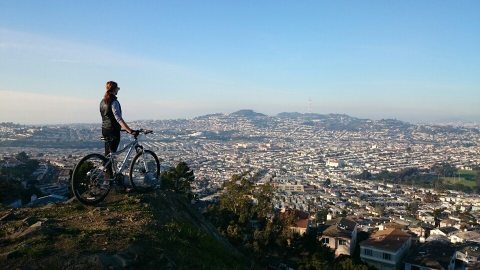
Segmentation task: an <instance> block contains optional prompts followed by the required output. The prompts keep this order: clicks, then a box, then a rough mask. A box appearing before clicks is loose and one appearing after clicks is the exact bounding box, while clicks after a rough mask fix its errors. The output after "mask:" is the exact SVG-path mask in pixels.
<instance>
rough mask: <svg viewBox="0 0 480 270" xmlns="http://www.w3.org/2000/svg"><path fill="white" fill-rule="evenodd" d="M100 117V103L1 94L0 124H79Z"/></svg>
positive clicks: (40, 95) (37, 95)
mask: <svg viewBox="0 0 480 270" xmlns="http://www.w3.org/2000/svg"><path fill="white" fill-rule="evenodd" d="M95 118H98V102H97V101H95V100H90V99H78V98H72V97H65V96H54V95H45V94H38V93H30V92H14V91H0V121H1V122H19V123H27V124H29V123H30V124H46V123H50V124H53V123H78V122H89V120H90V121H92V120H93V119H95Z"/></svg>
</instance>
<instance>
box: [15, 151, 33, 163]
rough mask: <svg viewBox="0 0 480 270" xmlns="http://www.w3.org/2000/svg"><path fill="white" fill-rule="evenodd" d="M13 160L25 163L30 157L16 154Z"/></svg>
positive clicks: (23, 153) (21, 153)
mask: <svg viewBox="0 0 480 270" xmlns="http://www.w3.org/2000/svg"><path fill="white" fill-rule="evenodd" d="M15 158H16V159H17V160H18V161H21V162H26V161H27V160H29V159H30V157H29V156H28V155H27V153H25V152H20V153H18V154H17V155H15Z"/></svg>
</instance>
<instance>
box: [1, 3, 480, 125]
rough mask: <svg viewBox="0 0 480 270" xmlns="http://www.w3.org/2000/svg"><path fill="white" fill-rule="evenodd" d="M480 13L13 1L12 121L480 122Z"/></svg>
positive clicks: (5, 18)
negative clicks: (254, 118)
mask: <svg viewBox="0 0 480 270" xmlns="http://www.w3.org/2000/svg"><path fill="white" fill-rule="evenodd" d="M479 7H480V4H479V3H478V2H475V1H462V2H455V3H453V2H449V3H438V2H434V1H425V2H422V3H416V2H413V1H403V2H401V3H386V2H381V1H371V2H368V3H367V4H365V3H360V2H358V3H352V2H335V3H329V2H323V1H322V2H302V3H293V2H283V3H278V2H273V1H265V2H261V3H253V2H242V3H225V2H220V1H218V2H217V1H210V2H202V3H197V2H195V1H191V2H190V1H187V2H182V3H177V2H153V1H151V2H150V1H141V2H140V3H135V4H133V3H129V2H127V1H120V2H115V4H111V3H107V2H100V3H98V2H95V1H84V2H82V3H75V4H73V3H72V2H56V1H42V2H35V1H23V2H21V3H18V2H3V3H1V4H0V58H1V59H2V61H0V122H5V121H8V122H19V123H26V124H56V123H79V122H89V123H90V122H92V123H93V122H98V121H99V119H98V118H99V116H98V103H99V101H100V99H101V96H102V94H103V91H104V89H103V88H104V84H105V82H106V81H107V80H115V81H117V82H118V83H119V85H120V87H121V91H120V93H119V100H120V101H121V103H122V107H123V110H124V116H125V119H126V120H127V121H133V120H138V119H172V118H191V117H195V116H199V115H204V114H209V113H231V112H234V111H237V110H239V109H253V110H255V111H257V112H261V113H265V114H268V115H274V114H277V113H280V112H284V111H288V112H290V111H297V112H303V113H306V112H314V113H322V114H327V113H345V114H348V115H351V116H354V117H360V118H372V119H381V118H396V119H400V120H404V121H410V122H440V121H477V122H478V119H480V109H479V108H480V91H478V89H479V86H480V78H478V71H479V70H480V55H479V54H478V53H477V48H478V47H480V35H478V34H479V30H478V29H480V18H479V16H478V14H477V12H476V11H477V10H479Z"/></svg>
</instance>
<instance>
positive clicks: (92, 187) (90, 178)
mask: <svg viewBox="0 0 480 270" xmlns="http://www.w3.org/2000/svg"><path fill="white" fill-rule="evenodd" d="M150 133H152V131H151V130H143V129H140V130H137V132H134V134H132V136H133V140H132V141H131V142H130V143H128V144H127V145H125V146H124V148H123V149H121V150H118V151H117V152H114V153H110V154H108V155H107V156H104V155H102V154H98V153H93V154H89V155H86V156H85V157H83V158H82V159H81V160H80V161H79V162H78V163H77V164H76V165H75V168H74V169H73V174H72V182H71V187H72V191H73V194H74V195H75V197H76V198H77V199H78V200H79V201H80V202H81V203H83V204H85V205H96V204H98V203H99V202H101V201H103V200H104V199H105V197H106V196H107V195H108V193H109V192H110V189H111V188H112V187H113V186H116V185H117V186H124V185H125V183H124V175H123V171H124V170H126V169H127V167H128V165H129V164H128V163H129V162H128V161H129V158H130V155H131V154H132V153H133V152H135V153H136V154H135V155H134V156H133V159H132V160H131V162H130V166H129V167H130V170H129V172H128V178H129V181H130V185H131V186H132V188H133V190H136V191H142V192H144V191H148V190H152V189H155V188H158V187H160V183H161V179H160V161H159V159H158V157H157V155H156V154H155V152H153V151H151V150H146V149H144V147H143V146H142V145H140V143H139V142H138V136H139V135H140V134H144V135H147V134H150ZM102 140H107V139H106V138H102ZM125 151H128V152H127V154H126V156H125V158H124V159H123V161H122V162H121V163H118V164H117V162H116V159H117V158H118V157H119V155H120V154H122V153H123V152H125Z"/></svg>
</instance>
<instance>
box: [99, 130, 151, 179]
mask: <svg viewBox="0 0 480 270" xmlns="http://www.w3.org/2000/svg"><path fill="white" fill-rule="evenodd" d="M137 147H141V146H140V145H139V144H138V140H137V139H136V138H135V140H134V141H131V142H130V143H128V144H127V145H126V146H125V147H124V148H123V149H121V150H118V151H116V152H114V153H110V154H108V155H107V158H108V162H107V163H106V164H105V166H109V165H110V164H112V170H113V173H114V174H117V173H121V172H122V171H123V170H125V169H126V166H127V160H128V159H129V158H130V155H131V154H132V150H133V149H134V148H137ZM141 148H143V147H141ZM127 149H128V152H127V155H126V156H125V158H124V159H123V161H122V163H121V166H120V168H118V167H117V166H116V164H115V159H114V158H115V157H117V156H119V155H120V154H122V153H123V152H125V151H127Z"/></svg>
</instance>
